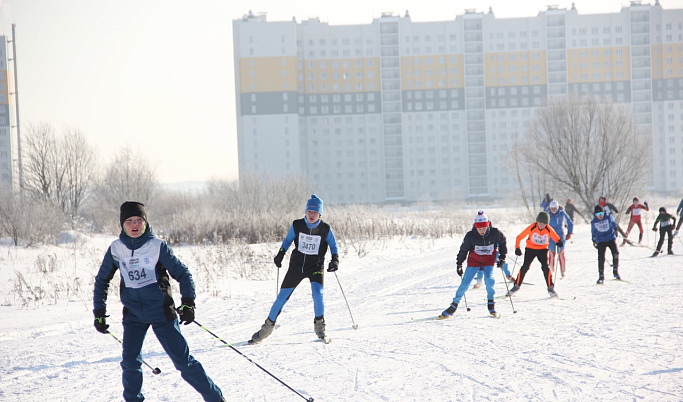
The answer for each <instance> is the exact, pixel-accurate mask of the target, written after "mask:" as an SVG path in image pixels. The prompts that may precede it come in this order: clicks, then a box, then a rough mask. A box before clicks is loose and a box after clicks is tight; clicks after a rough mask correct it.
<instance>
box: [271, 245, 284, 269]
mask: <svg viewBox="0 0 683 402" xmlns="http://www.w3.org/2000/svg"><path fill="white" fill-rule="evenodd" d="M286 252H287V251H285V249H284V248H282V247H280V251H278V252H277V255H276V256H275V258H273V262H274V263H275V266H276V267H278V268H280V267H282V259H283V258H285V253H286Z"/></svg>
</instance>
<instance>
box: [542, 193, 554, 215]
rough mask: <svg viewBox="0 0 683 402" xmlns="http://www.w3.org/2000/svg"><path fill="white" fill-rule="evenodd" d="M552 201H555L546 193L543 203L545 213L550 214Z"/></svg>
mask: <svg viewBox="0 0 683 402" xmlns="http://www.w3.org/2000/svg"><path fill="white" fill-rule="evenodd" d="M552 200H553V199H552V198H551V197H550V194H548V193H545V198H543V201H541V208H543V210H544V211H545V212H548V207H549V206H550V201H552Z"/></svg>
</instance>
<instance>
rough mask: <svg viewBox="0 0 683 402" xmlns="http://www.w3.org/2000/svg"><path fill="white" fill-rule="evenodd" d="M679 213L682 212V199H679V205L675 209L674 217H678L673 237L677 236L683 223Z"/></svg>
mask: <svg viewBox="0 0 683 402" xmlns="http://www.w3.org/2000/svg"><path fill="white" fill-rule="evenodd" d="M681 212H683V199H681V203H680V204H678V208H676V215H678V225H676V230H675V231H674V237H675V236H676V235H678V230H679V229H680V228H681V223H683V219H681Z"/></svg>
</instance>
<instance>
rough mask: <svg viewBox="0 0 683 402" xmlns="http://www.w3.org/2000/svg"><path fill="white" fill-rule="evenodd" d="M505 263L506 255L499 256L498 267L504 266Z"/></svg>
mask: <svg viewBox="0 0 683 402" xmlns="http://www.w3.org/2000/svg"><path fill="white" fill-rule="evenodd" d="M503 265H505V257H502V256H501V257H498V264H496V266H497V267H498V268H503Z"/></svg>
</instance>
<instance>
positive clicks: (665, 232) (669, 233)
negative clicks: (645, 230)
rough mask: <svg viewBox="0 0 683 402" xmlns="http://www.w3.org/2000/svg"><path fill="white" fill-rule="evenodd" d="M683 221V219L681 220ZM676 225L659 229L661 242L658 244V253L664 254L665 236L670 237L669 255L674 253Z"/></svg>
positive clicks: (668, 244)
mask: <svg viewBox="0 0 683 402" xmlns="http://www.w3.org/2000/svg"><path fill="white" fill-rule="evenodd" d="M681 220H682V221H683V219H681ZM673 231H674V225H669V226H664V227H660V228H659V242H657V251H659V252H660V253H661V252H662V246H663V245H664V236H665V235H666V236H669V237H668V243H667V247H668V250H667V251H668V252H669V254H671V253H673V252H674V234H673Z"/></svg>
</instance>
